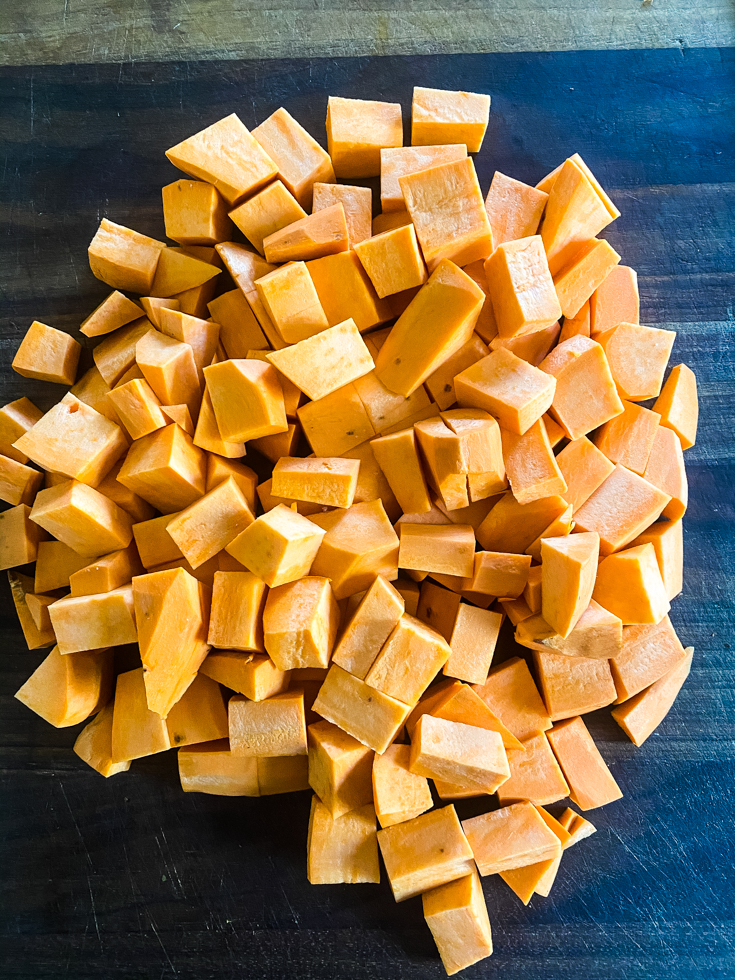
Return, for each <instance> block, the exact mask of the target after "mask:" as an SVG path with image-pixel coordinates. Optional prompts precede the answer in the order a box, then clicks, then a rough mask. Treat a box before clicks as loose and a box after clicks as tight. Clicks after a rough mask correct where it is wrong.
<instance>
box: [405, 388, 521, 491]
mask: <svg viewBox="0 0 735 980" xmlns="http://www.w3.org/2000/svg"><path fill="white" fill-rule="evenodd" d="M441 418H442V421H443V422H444V424H445V425H446V426H447V427H448V428H449V429H450V430H451V432H453V433H454V434H455V436H457V438H458V441H459V452H460V456H461V459H462V464H461V466H460V467H459V468H460V469H461V471H462V472H466V474H467V496H468V498H469V501H471V502H475V501H478V500H484V499H486V498H487V497H490V496H492V495H494V494H497V493H500V492H502V491H503V490H504V489H505V487H506V486H507V483H506V477H505V464H504V462H503V449H502V440H501V431H500V427H499V426H498V424H497V422H496V421H495V419H494V418H493V417H492V416H491V415H489V414H488V413H487V412H485V411H483V410H482V409H478V408H453V409H451V410H450V411H448V412H442V413H441ZM421 428H422V425H421V424H419V425H418V426H417V428H416V432H417V434H419V433H420V431H421ZM419 439H420V441H421V438H420V436H419ZM423 448H424V444H423V442H422V449H423ZM425 455H427V456H428V454H427V453H426V451H425ZM433 471H434V472H435V474H436V475H437V477H438V474H440V472H441V467H440V466H435V467H434V468H433ZM444 502H445V504H448V501H446V500H445V501H444ZM448 509H456V508H448Z"/></svg>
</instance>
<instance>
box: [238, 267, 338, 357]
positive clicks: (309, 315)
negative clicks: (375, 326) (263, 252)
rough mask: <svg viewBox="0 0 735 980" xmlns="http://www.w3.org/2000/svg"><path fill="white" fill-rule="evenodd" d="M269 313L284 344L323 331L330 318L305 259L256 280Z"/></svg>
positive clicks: (256, 285)
mask: <svg viewBox="0 0 735 980" xmlns="http://www.w3.org/2000/svg"><path fill="white" fill-rule="evenodd" d="M255 288H256V289H257V292H258V296H259V297H260V299H261V301H262V303H263V305H264V306H265V309H266V311H267V313H268V316H269V317H270V318H271V320H272V321H273V323H274V325H275V327H276V329H277V330H278V332H279V334H280V335H281V337H282V338H283V339H284V341H285V342H286V343H287V344H295V343H298V342H299V341H300V340H306V339H307V338H308V337H313V336H314V334H317V333H319V332H320V331H322V330H326V328H327V327H328V326H329V321H328V320H327V316H326V314H325V312H324V310H323V308H322V304H321V303H320V302H319V296H318V294H317V291H316V288H315V287H314V283H313V281H312V278H311V276H310V275H309V272H308V269H307V267H306V264H305V263H304V262H301V261H299V262H291V263H289V264H288V265H286V266H282V267H281V268H279V269H276V270H275V271H274V272H269V273H268V274H267V275H265V276H263V277H262V278H261V279H258V280H256V283H255Z"/></svg>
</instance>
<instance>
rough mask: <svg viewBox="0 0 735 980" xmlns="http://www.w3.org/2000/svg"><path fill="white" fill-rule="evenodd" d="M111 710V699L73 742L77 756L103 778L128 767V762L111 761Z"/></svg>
mask: <svg viewBox="0 0 735 980" xmlns="http://www.w3.org/2000/svg"><path fill="white" fill-rule="evenodd" d="M113 711H114V708H113V703H112V701H111V702H110V703H109V704H106V705H105V707H104V708H103V709H102V710H101V711H100V712H98V713H97V714H96V715H95V716H94V718H92V720H91V721H90V722H88V723H87V725H85V727H84V728H83V729H82V730H81V732H80V733H79V735H77V740H76V742H75V743H74V752H75V753H76V754H77V755H78V756H79V758H80V759H81V760H82V761H83V762H86V763H87V765H88V766H91V767H92V769H94V770H96V771H97V772H98V773H99V774H100V775H101V776H104V777H105V779H107V778H108V777H109V776H116V775H117V774H118V773H119V772H127V771H128V769H129V768H130V763H129V762H117V763H115V762H113V761H112V716H113Z"/></svg>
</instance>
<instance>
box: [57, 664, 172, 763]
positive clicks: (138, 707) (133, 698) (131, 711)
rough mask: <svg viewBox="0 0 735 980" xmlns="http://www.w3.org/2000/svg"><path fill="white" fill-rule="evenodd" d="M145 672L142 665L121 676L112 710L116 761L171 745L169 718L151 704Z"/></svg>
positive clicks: (128, 760)
mask: <svg viewBox="0 0 735 980" xmlns="http://www.w3.org/2000/svg"><path fill="white" fill-rule="evenodd" d="M75 656H78V655H76V654H75ZM90 656H92V655H91V654H90ZM67 659H68V660H73V659H74V657H68V658H67ZM143 675H144V668H143V667H138V668H137V669H136V670H128V671H125V673H123V674H118V676H117V681H116V684H115V703H114V708H113V713H112V762H113V765H117V764H119V763H121V762H130V761H131V760H132V759H142V758H144V757H145V756H148V755H155V754H156V753H157V752H165V751H166V750H167V749H170V748H171V740H170V738H169V734H168V728H167V727H166V720H165V719H164V718H162V717H161V716H160V715H159V714H157V713H156V712H155V711H151V709H150V708H149V707H148V701H147V699H146V688H145V681H144V678H143Z"/></svg>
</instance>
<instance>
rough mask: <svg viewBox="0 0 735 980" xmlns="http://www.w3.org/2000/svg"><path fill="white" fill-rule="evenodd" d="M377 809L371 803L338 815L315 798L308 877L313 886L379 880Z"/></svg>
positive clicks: (312, 803) (309, 847)
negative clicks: (376, 832)
mask: <svg viewBox="0 0 735 980" xmlns="http://www.w3.org/2000/svg"><path fill="white" fill-rule="evenodd" d="M375 831H376V825H375V809H374V808H373V805H372V803H367V804H365V805H364V806H361V807H358V808H356V809H351V810H350V811H349V812H347V813H342V814H340V815H339V816H335V815H333V814H331V813H330V811H329V808H328V807H326V806H325V805H324V804H323V803H322V802H321V800H320V799H319V797H318V796H314V797H312V801H311V815H310V817H309V835H308V841H307V860H306V876H307V878H308V879H309V881H310V882H311V884H312V885H337V884H350V885H355V884H362V883H371V882H372V883H377V882H379V881H380V865H379V863H378V842H377V838H376V834H375Z"/></svg>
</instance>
